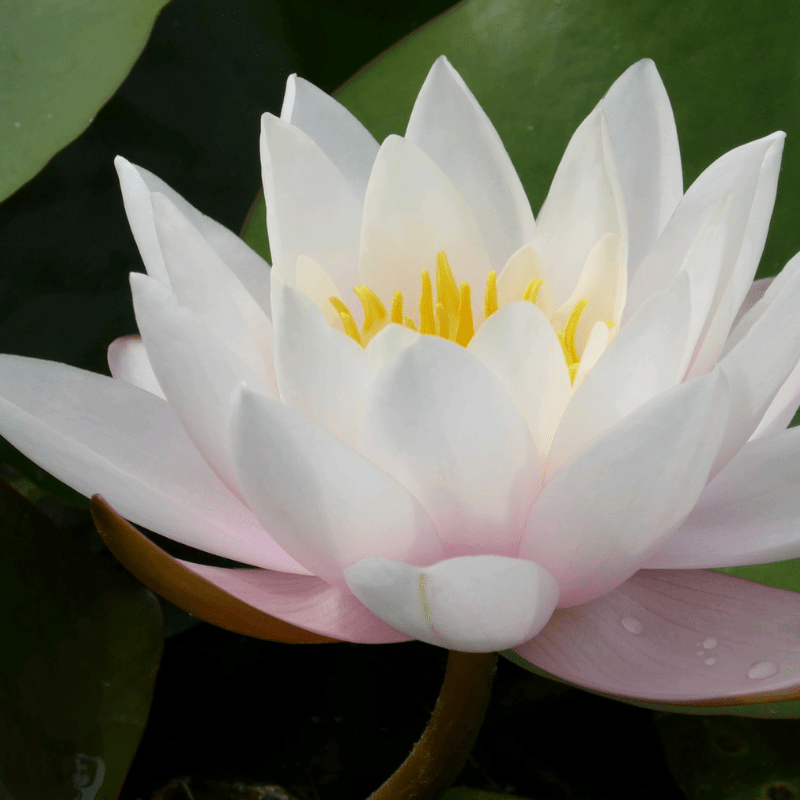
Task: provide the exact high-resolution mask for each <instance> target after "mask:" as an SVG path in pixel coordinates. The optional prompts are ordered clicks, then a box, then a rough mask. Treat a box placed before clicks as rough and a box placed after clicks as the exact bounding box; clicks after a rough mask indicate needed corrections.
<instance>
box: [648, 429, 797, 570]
mask: <svg viewBox="0 0 800 800" xmlns="http://www.w3.org/2000/svg"><path fill="white" fill-rule="evenodd" d="M798 475H800V428H792V429H791V430H788V431H784V432H783V433H781V434H778V435H776V436H770V437H768V438H765V439H757V440H753V441H750V442H748V443H747V444H746V445H745V446H744V447H743V448H742V449H741V450H740V451H739V453H738V454H737V455H736V456H735V457H734V458H733V459H732V461H731V462H730V463H729V464H728V465H727V466H726V467H725V469H723V470H722V472H720V474H719V475H717V477H716V478H715V479H714V480H713V481H712V482H711V483H710V484H709V485H708V486H707V487H706V488H705V490H704V491H703V494H702V495H701V496H700V500H698V502H697V505H696V506H695V507H694V509H693V510H692V512H691V514H689V516H688V517H687V519H686V521H685V522H684V523H683V525H682V526H681V527H680V529H679V530H678V531H676V533H675V534H674V535H673V536H672V537H671V538H670V539H669V540H668V541H667V542H666V543H665V544H664V546H663V547H662V548H661V550H659V551H658V552H657V553H656V554H655V555H654V556H653V557H652V558H651V559H650V560H649V561H648V562H647V564H646V566H647V568H648V569H650V568H652V569H700V568H705V567H737V566H741V565H743V564H766V563H769V562H772V561H783V560H785V559H788V558H798V557H800V493H798V491H797V479H798Z"/></svg>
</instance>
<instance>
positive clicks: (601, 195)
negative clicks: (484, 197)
mask: <svg viewBox="0 0 800 800" xmlns="http://www.w3.org/2000/svg"><path fill="white" fill-rule="evenodd" d="M536 225H537V227H536V235H535V237H534V239H533V243H532V244H533V246H534V247H535V248H536V252H537V253H539V255H540V256H541V258H542V261H543V262H544V266H545V269H546V271H547V276H548V278H549V281H550V288H551V290H552V292H553V299H554V301H555V304H556V307H557V308H558V307H560V306H561V305H562V304H563V303H564V302H565V301H566V300H567V298H568V297H569V296H570V294H572V290H573V288H574V286H575V284H576V283H577V280H578V276H579V275H580V273H581V270H582V268H583V265H584V263H585V262H586V257H587V256H588V255H589V252H590V251H591V249H592V248H593V247H594V246H595V244H596V243H597V241H598V240H599V239H600V237H601V236H603V235H604V234H606V233H614V234H616V235H617V236H619V238H620V239H621V240H622V241H623V242H624V243H625V244H626V245H627V241H628V232H627V222H626V218H625V201H624V198H623V196H622V187H621V186H620V183H619V178H618V177H617V168H616V164H615V163H614V153H613V150H612V148H611V143H610V140H609V133H608V127H607V124H606V122H605V118H604V115H603V111H602V109H601V108H600V107H598V108H596V109H595V110H594V111H593V112H592V113H591V114H590V115H589V116H588V117H587V118H586V119H585V120H584V121H583V122H582V123H581V125H580V127H579V128H578V130H576V131H575V133H574V134H573V136H572V139H570V142H569V144H568V145H567V149H566V152H565V153H564V157H563V158H562V159H561V163H560V164H559V165H558V170H557V171H556V175H555V177H554V178H553V184H552V186H551V187H550V192H549V193H548V195H547V199H546V200H545V201H544V205H543V206H542V210H541V211H540V212H539V217H538V219H537V222H536Z"/></svg>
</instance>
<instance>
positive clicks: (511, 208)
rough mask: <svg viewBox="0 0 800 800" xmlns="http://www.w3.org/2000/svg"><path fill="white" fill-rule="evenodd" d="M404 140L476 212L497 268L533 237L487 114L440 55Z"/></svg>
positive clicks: (529, 215) (521, 198) (510, 167)
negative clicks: (424, 155) (421, 152)
mask: <svg viewBox="0 0 800 800" xmlns="http://www.w3.org/2000/svg"><path fill="white" fill-rule="evenodd" d="M406 138H407V139H409V140H410V141H412V142H414V143H415V144H418V145H419V146H420V147H421V148H422V149H423V150H424V151H425V152H426V153H427V154H428V155H429V156H430V157H431V158H432V159H433V160H434V161H435V162H436V163H437V164H438V165H439V167H441V169H442V170H443V171H444V173H445V174H446V175H447V177H448V178H450V180H451V181H453V183H454V184H455V185H456V187H457V188H458V190H459V191H460V192H461V194H462V195H463V196H464V199H465V200H466V201H467V204H468V205H469V207H470V208H471V209H472V211H473V213H474V214H475V219H476V220H478V224H479V225H480V228H481V233H482V234H483V238H484V239H485V241H486V247H487V249H488V251H489V259H490V262H491V265H492V268H493V269H496V270H499V269H500V268H501V267H502V266H503V265H504V264H505V262H506V259H508V257H509V256H510V255H511V253H514V252H515V251H517V250H518V249H519V248H520V247H522V245H524V244H526V243H527V242H529V241H530V240H531V238H532V237H533V232H534V230H535V229H536V225H535V223H534V221H533V212H532V211H531V206H530V203H529V202H528V198H527V197H526V196H525V190H524V189H523V188H522V184H521V183H520V180H519V176H518V175H517V172H516V170H515V169H514V165H513V164H512V163H511V159H510V158H509V156H508V153H507V152H506V149H505V147H504V146H503V143H502V141H501V140H500V136H499V135H498V133H497V131H496V130H495V128H494V125H492V123H491V121H490V120H489V117H487V116H486V113H485V112H484V110H483V109H482V108H481V107H480V105H479V104H478V101H477V100H476V99H475V96H474V95H473V94H472V92H471V91H470V90H469V89H468V88H467V85H466V84H465V83H464V81H463V79H462V78H461V76H460V75H459V74H458V73H457V72H456V71H455V69H453V67H452V65H451V64H450V62H449V61H448V60H447V59H446V58H445V57H444V56H440V57H439V58H438V59H437V60H436V61H435V62H434V65H433V66H432V67H431V70H430V72H429V73H428V77H427V78H426V79H425V83H424V84H423V85H422V89H420V92H419V94H418V95H417V99H416V102H415V103H414V109H413V111H412V112H411V118H410V119H409V121H408V128H407V129H406Z"/></svg>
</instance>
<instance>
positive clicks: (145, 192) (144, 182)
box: [114, 156, 269, 316]
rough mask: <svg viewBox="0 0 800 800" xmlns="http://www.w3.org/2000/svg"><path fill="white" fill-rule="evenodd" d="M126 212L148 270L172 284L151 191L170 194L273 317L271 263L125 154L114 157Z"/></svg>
mask: <svg viewBox="0 0 800 800" xmlns="http://www.w3.org/2000/svg"><path fill="white" fill-rule="evenodd" d="M114 166H116V168H117V174H118V175H119V182H120V186H121V188H122V198H123V200H124V202H125V212H126V213H127V215H128V221H129V222H130V225H131V230H132V231H133V237H134V239H136V244H137V245H138V247H139V252H140V253H141V254H142V259H143V261H144V263H145V266H146V267H147V271H148V273H149V274H150V275H151V276H152V277H154V278H157V279H158V280H160V281H161V282H162V283H165V284H166V285H167V286H169V285H170V283H169V277H168V275H167V272H166V268H165V267H164V259H163V258H162V256H161V253H160V246H159V244H158V238H157V236H156V229H155V223H154V221H153V209H152V206H151V205H150V194H151V193H152V192H160V193H161V194H163V195H165V196H166V197H168V198H169V199H170V200H171V201H172V202H173V203H174V204H175V206H176V207H177V208H178V210H179V211H180V212H181V213H182V214H183V215H184V216H185V217H186V218H187V219H188V220H189V221H190V222H191V223H192V225H194V227H195V228H196V229H197V230H198V231H199V232H200V233H201V234H202V236H203V238H204V239H205V240H206V241H207V242H208V243H209V244H210V245H211V247H212V248H213V249H214V250H215V251H216V253H217V255H219V256H220V257H221V258H222V260H223V261H224V262H225V263H226V264H227V265H228V267H229V268H230V269H231V270H232V271H233V273H234V274H235V275H236V277H237V278H238V279H239V280H240V281H241V282H242V285H243V286H244V287H245V288H246V289H247V291H248V292H250V294H251V295H252V297H253V299H254V300H255V301H256V302H257V303H258V305H259V306H260V307H261V309H262V311H263V312H264V313H265V314H267V316H269V264H267V262H266V261H264V259H263V258H261V256H259V255H258V253H256V252H255V251H254V250H252V249H251V248H250V247H249V246H248V245H247V244H245V243H244V242H243V241H242V240H241V239H240V238H239V237H238V236H237V235H236V234H235V233H233V231H229V230H228V229H227V228H226V227H225V226H224V225H220V224H219V222H217V221H216V220H213V219H211V217H207V216H206V215H205V214H202V213H201V212H200V211H198V210H197V209H196V208H195V207H194V206H192V205H190V204H189V203H187V202H186V200H184V199H183V198H182V197H181V196H180V195H179V194H178V193H177V192H176V191H175V190H174V189H171V188H170V187H169V186H168V185H167V184H166V183H164V181H162V180H161V178H159V177H157V176H156V175H153V173H152V172H148V171H147V170H146V169H143V168H142V167H137V166H136V165H135V164H131V163H130V162H129V161H126V160H125V159H124V158H122V156H117V157H116V158H115V159H114Z"/></svg>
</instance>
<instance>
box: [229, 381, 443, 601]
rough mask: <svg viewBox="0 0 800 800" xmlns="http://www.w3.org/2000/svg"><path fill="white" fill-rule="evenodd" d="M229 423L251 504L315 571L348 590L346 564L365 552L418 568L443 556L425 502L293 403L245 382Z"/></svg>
mask: <svg viewBox="0 0 800 800" xmlns="http://www.w3.org/2000/svg"><path fill="white" fill-rule="evenodd" d="M230 427H231V447H232V449H233V452H234V453H235V458H236V463H237V469H238V472H239V480H240V482H241V485H242V488H243V490H244V493H245V496H246V497H247V500H248V504H249V505H250V507H251V508H252V509H253V511H254V512H255V514H256V515H257V516H258V518H259V520H261V523H262V525H263V524H265V523H266V524H267V525H268V526H269V530H270V531H271V532H272V533H273V535H274V537H275V540H276V541H277V542H279V543H280V544H281V545H282V546H283V547H284V548H287V551H288V552H291V553H292V555H293V556H294V557H295V558H296V559H297V560H298V561H299V562H300V563H301V564H303V565H304V566H306V567H308V569H310V570H311V571H312V572H313V573H314V574H315V575H318V576H319V577H320V578H324V579H325V580H326V581H328V582H329V583H331V584H333V585H336V586H340V587H342V588H343V587H344V578H343V576H342V570H343V569H344V568H345V567H347V566H349V565H350V564H352V563H354V562H355V561H358V560H359V559H361V558H365V557H367V556H379V557H381V558H396V559H399V560H402V561H405V562H408V563H411V564H415V565H418V566H424V565H426V564H429V563H431V562H433V561H438V560H439V559H440V558H441V557H442V548H441V544H440V542H439V539H438V537H437V536H436V531H435V530H434V528H433V525H432V524H431V520H430V518H429V517H428V515H427V514H426V513H425V511H424V510H423V508H422V507H421V506H420V504H419V503H418V502H417V501H416V500H415V499H414V498H413V497H412V496H411V495H410V494H409V493H408V492H407V491H406V490H405V489H403V487H402V486H400V485H399V484H398V483H397V482H396V481H395V480H394V479H392V478H391V477H389V476H388V475H387V474H386V473H385V472H383V471H382V470H380V469H378V467H376V466H375V465H374V464H372V463H370V462H369V461H367V460H366V459H365V458H363V457H362V456H360V455H359V454H358V453H356V452H355V451H354V450H351V449H350V448H349V447H347V446H346V445H344V444H342V443H341V442H340V441H338V440H337V439H335V438H334V437H333V436H331V435H330V434H329V433H327V431H325V430H323V429H322V428H320V427H319V426H318V425H315V424H314V423H313V422H310V421H309V420H307V419H306V418H305V417H303V416H302V415H301V414H300V413H299V412H297V411H295V410H294V409H293V408H289V407H288V406H284V405H282V404H281V403H278V402H276V401H275V400H271V399H270V398H268V397H265V396H263V395H258V394H255V393H254V392H251V391H250V390H248V389H247V387H242V388H241V390H240V392H239V393H238V394H237V396H236V398H235V399H234V403H233V406H232V417H231V423H230Z"/></svg>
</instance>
